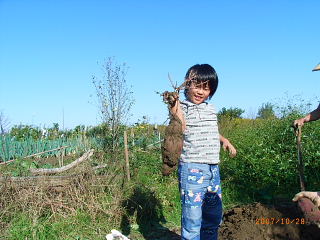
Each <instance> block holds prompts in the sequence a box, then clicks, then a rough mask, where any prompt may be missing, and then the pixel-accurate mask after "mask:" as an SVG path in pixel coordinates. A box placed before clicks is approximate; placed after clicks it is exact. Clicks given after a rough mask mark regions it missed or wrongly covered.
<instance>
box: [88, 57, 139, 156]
mask: <svg viewBox="0 0 320 240" xmlns="http://www.w3.org/2000/svg"><path fill="white" fill-rule="evenodd" d="M127 71H128V67H127V65H126V64H125V63H123V64H117V63H115V60H114V58H111V57H110V58H108V59H107V60H106V61H105V63H104V64H103V65H102V72H103V76H102V78H97V77H95V76H93V77H92V82H93V84H94V86H95V89H96V93H97V97H98V104H99V109H100V113H101V117H102V122H103V123H105V124H107V126H109V130H110V135H111V145H112V150H115V148H116V147H117V145H118V143H119V138H120V136H121V132H120V127H121V125H122V126H123V125H125V124H126V123H127V120H128V118H129V114H130V110H131V107H132V105H133V98H132V91H131V90H130V89H129V87H128V86H127V81H126V75H127Z"/></svg>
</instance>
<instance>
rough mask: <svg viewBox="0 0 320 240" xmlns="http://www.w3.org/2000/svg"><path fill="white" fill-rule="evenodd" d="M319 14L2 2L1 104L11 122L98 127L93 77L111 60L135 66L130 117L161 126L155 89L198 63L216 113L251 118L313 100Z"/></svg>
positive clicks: (319, 7) (299, 9)
mask: <svg viewBox="0 0 320 240" xmlns="http://www.w3.org/2000/svg"><path fill="white" fill-rule="evenodd" d="M319 11H320V2H319V1H312V0H310V1H298V0H290V1H289V0H287V1H285V0H270V1H258V0H255V1H254V0H245V1H235V0H234V1H231V0H230V1H216V0H211V1H209V0H203V1H201V0H199V1H188V0H184V1H180V0H176V1H173V0H162V1H129V0H128V1H123V0H122V1H121V0H117V1H116V0H105V1H102V0H100V1H98V0H91V1H84V0H82V1H81V0H77V1H75V0H70V1H62V0H56V1H40V0H38V1H36V0H28V1H22V0H14V1H12V0H0V110H1V111H2V112H3V113H4V115H5V116H6V117H7V119H8V120H9V122H10V124H11V125H12V126H13V125H15V124H20V123H22V124H33V125H36V126H47V127H49V126H52V124H53V123H55V122H57V123H59V124H60V126H62V122H63V116H64V127H65V128H73V127H75V126H76V125H79V124H84V125H96V124H99V123H100V122H101V120H100V117H99V113H98V106H97V105H96V104H95V101H94V98H92V97H90V95H93V96H95V90H94V87H93V84H92V82H91V77H92V75H95V76H97V77H100V76H102V72H101V64H102V62H103V61H104V60H105V59H106V58H108V57H112V56H114V57H115V59H116V61H117V62H118V63H123V62H125V63H127V65H128V66H129V71H128V74H127V81H128V84H129V85H132V86H133V88H132V90H133V92H134V94H133V97H134V99H135V104H134V107H133V109H132V114H133V116H132V118H131V119H130V122H131V123H134V122H136V121H137V120H138V119H141V118H142V116H147V117H148V118H149V120H150V122H151V123H155V122H157V123H163V122H164V121H165V120H166V118H167V110H166V106H165V105H164V104H163V102H162V101H161V98H160V96H159V95H157V94H156V93H155V92H156V91H160V92H162V91H165V90H171V85H170V82H169V80H168V78H167V74H168V73H170V75H171V77H172V79H173V80H174V81H177V82H178V83H182V81H183V77H184V75H185V72H186V71H187V69H188V68H189V67H190V66H192V65H194V64H196V63H209V64H211V65H212V66H213V67H214V68H215V69H216V71H217V73H218V75H219V80H220V82H219V87H218V91H217V93H216V94H215V96H214V97H213V98H212V100H211V102H212V103H214V104H215V105H216V107H217V109H218V110H219V109H221V108H222V107H227V108H228V107H239V108H242V109H244V110H245V111H246V112H245V113H244V116H248V117H252V116H254V115H255V114H256V112H257V110H258V108H259V107H260V106H261V105H262V104H263V103H266V102H277V101H278V100H277V99H282V98H284V97H285V96H286V95H289V96H294V95H296V94H298V95H299V96H301V97H302V98H306V99H317V98H318V96H319V88H320V73H319V72H312V71H311V70H312V68H313V67H314V66H315V65H316V64H318V63H319V62H320V56H319V52H320V51H319V50H320V49H319V48H320V45H319V39H320V31H319V30H318V25H319ZM317 104H318V103H317V101H314V102H313V106H312V107H316V106H317ZM63 113H64V114H63Z"/></svg>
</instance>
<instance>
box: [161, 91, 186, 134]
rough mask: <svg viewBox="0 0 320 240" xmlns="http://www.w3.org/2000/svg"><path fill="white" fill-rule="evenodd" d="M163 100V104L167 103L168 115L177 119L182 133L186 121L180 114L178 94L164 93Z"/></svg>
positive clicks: (181, 113)
mask: <svg viewBox="0 0 320 240" xmlns="http://www.w3.org/2000/svg"><path fill="white" fill-rule="evenodd" d="M163 99H164V101H165V102H167V103H168V108H169V111H170V114H171V115H172V116H174V117H178V119H179V120H180V121H181V124H182V132H184V130H185V128H186V121H185V119H184V114H183V112H182V109H181V106H180V101H179V94H178V93H176V92H167V91H166V92H164V93H163Z"/></svg>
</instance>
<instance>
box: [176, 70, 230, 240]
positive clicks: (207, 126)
mask: <svg viewBox="0 0 320 240" xmlns="http://www.w3.org/2000/svg"><path fill="white" fill-rule="evenodd" d="M185 84H186V85H185V91H184V95H185V97H186V100H185V101H182V102H180V101H179V100H178V99H177V101H176V103H175V104H174V105H173V107H172V108H171V109H170V112H171V114H176V115H177V116H178V117H179V119H180V120H181V122H182V129H183V149H182V154H181V156H180V161H179V169H178V172H179V182H180V184H179V187H180V193H181V204H182V218H181V225H182V226H181V227H182V230H181V236H182V239H190V240H191V239H192V240H198V239H201V240H205V239H210V240H213V239H217V238H218V227H219V225H220V223H221V220H222V202H221V184H220V174H219V166H218V163H219V161H220V160H219V151H220V143H221V144H222V146H223V148H224V149H225V150H228V151H229V152H230V155H231V156H235V155H236V149H235V148H234V147H233V146H232V144H231V143H230V142H229V141H228V139H226V138H224V137H223V136H221V135H220V134H219V131H218V124H217V115H216V112H215V109H214V107H213V105H212V104H209V103H207V100H209V99H211V97H212V96H213V95H214V93H215V91H216V89H217V87H218V76H217V74H216V71H215V70H214V68H213V67H211V66H210V65H208V64H201V65H199V64H197V65H194V66H192V67H191V68H190V69H189V70H188V71H187V73H186V76H185Z"/></svg>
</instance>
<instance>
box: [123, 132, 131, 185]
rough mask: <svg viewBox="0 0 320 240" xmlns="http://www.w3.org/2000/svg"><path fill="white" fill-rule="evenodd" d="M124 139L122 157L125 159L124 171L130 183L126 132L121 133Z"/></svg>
mask: <svg viewBox="0 0 320 240" xmlns="http://www.w3.org/2000/svg"><path fill="white" fill-rule="evenodd" d="M123 137H124V155H125V157H126V171H127V179H128V181H129V182H130V166H129V154H128V138H127V131H124V132H123Z"/></svg>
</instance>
